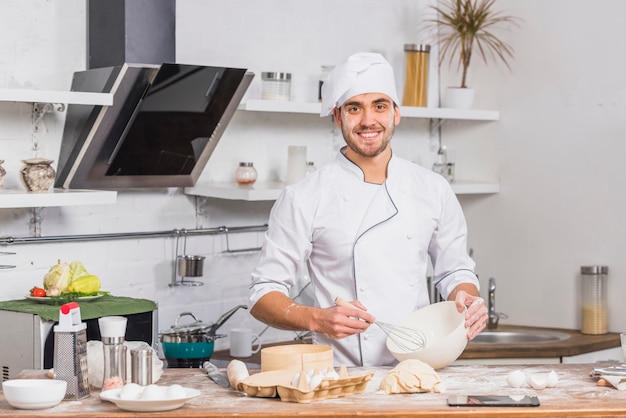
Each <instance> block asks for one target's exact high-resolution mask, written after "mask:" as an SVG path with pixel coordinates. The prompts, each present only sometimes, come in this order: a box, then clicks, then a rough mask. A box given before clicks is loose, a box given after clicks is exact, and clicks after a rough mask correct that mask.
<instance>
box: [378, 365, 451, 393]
mask: <svg viewBox="0 0 626 418" xmlns="http://www.w3.org/2000/svg"><path fill="white" fill-rule="evenodd" d="M379 389H380V390H382V391H384V392H385V393H387V394H391V393H421V392H445V385H444V384H443V382H441V379H440V378H439V375H438V374H437V372H436V371H435V369H433V368H432V367H430V366H429V365H428V364H426V363H424V362H423V361H421V360H416V359H409V360H403V361H401V362H400V363H398V365H397V366H396V367H394V368H393V369H391V370H390V371H389V372H388V373H387V375H386V376H385V377H384V378H383V380H382V382H381V383H380V388H379Z"/></svg>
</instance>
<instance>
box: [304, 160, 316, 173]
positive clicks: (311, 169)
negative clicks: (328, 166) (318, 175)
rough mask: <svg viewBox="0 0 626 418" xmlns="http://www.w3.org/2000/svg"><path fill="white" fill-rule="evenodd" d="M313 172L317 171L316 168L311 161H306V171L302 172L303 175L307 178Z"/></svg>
mask: <svg viewBox="0 0 626 418" xmlns="http://www.w3.org/2000/svg"><path fill="white" fill-rule="evenodd" d="M315 170H317V168H316V167H315V163H314V162H313V161H307V162H306V170H305V171H304V175H306V176H308V175H309V174H311V173H312V172H314V171H315Z"/></svg>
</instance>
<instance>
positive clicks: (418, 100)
mask: <svg viewBox="0 0 626 418" xmlns="http://www.w3.org/2000/svg"><path fill="white" fill-rule="evenodd" d="M404 52H405V56H406V57H405V59H406V70H405V76H404V95H403V96H402V105H403V106H421V107H425V106H426V105H427V101H428V61H429V56H430V45H426V44H405V45H404Z"/></svg>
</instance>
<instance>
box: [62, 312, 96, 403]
mask: <svg viewBox="0 0 626 418" xmlns="http://www.w3.org/2000/svg"><path fill="white" fill-rule="evenodd" d="M54 378H55V379H58V380H65V381H66V382H67V390H66V392H65V399H69V400H78V399H83V398H86V397H88V396H89V379H88V366H87V325H86V324H85V323H83V322H81V318H80V307H79V306H78V303H76V302H70V303H66V304H64V305H62V306H61V308H60V311H59V325H55V327H54Z"/></svg>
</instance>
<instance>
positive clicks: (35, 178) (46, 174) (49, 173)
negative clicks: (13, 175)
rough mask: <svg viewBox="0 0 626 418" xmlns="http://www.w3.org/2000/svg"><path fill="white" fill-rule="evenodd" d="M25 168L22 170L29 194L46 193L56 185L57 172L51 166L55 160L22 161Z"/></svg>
mask: <svg viewBox="0 0 626 418" xmlns="http://www.w3.org/2000/svg"><path fill="white" fill-rule="evenodd" d="M22 162H23V163H24V166H23V167H22V169H21V170H20V174H21V178H22V182H23V183H24V187H25V188H26V190H28V191H29V192H46V191H48V189H49V188H50V186H52V183H54V177H55V175H56V172H55V171H54V168H52V166H51V165H50V164H52V163H53V162H54V160H48V159H46V158H31V159H28V160H22Z"/></svg>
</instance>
